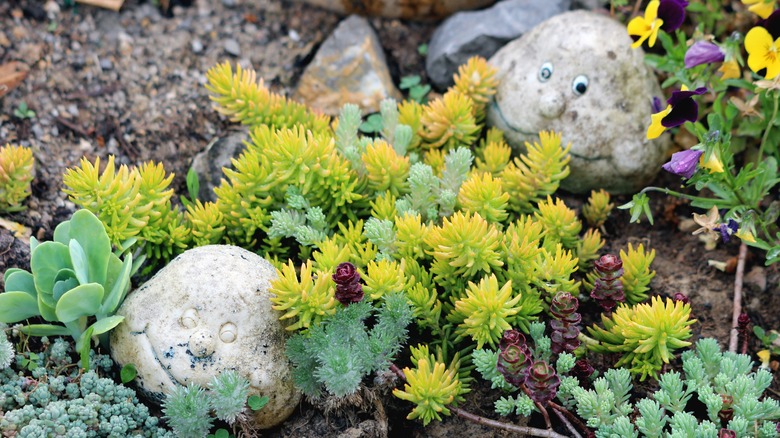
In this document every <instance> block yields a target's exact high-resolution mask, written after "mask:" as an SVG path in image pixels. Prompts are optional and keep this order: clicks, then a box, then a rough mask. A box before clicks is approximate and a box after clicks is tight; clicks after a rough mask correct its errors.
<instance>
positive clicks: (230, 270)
mask: <svg viewBox="0 0 780 438" xmlns="http://www.w3.org/2000/svg"><path fill="white" fill-rule="evenodd" d="M276 278H277V277H276V269H275V268H274V267H273V266H272V265H271V263H269V262H268V261H267V260H265V259H263V258H262V257H260V256H258V255H257V254H255V253H253V252H250V251H247V250H245V249H243V248H239V247H237V246H227V245H209V246H202V247H199V248H194V249H191V250H188V251H185V252H184V253H183V254H181V255H179V256H178V257H176V258H175V259H174V260H173V261H171V262H170V263H169V264H168V265H166V266H165V267H164V268H163V269H162V270H160V272H158V273H157V274H156V275H155V276H154V277H152V278H151V279H150V280H149V281H147V282H146V283H144V284H143V285H142V286H141V287H140V288H138V289H136V290H134V291H132V292H130V293H129V294H128V296H127V299H125V302H124V303H123V304H122V305H121V306H120V307H119V309H118V311H117V314H118V315H122V316H124V317H125V319H124V321H122V323H121V324H120V325H119V326H117V327H116V329H114V330H113V331H112V332H111V356H112V357H113V358H114V360H115V361H116V362H117V363H118V364H119V365H120V366H123V365H125V364H128V363H132V364H134V365H135V367H136V369H137V370H138V376H137V377H136V379H135V382H134V383H135V384H136V386H137V387H138V389H139V390H141V392H143V393H144V394H145V395H147V396H148V397H149V398H150V399H151V400H153V401H156V402H160V401H161V400H162V399H163V398H164V396H165V394H168V393H170V391H172V390H173V388H175V387H176V386H177V385H188V384H190V383H195V384H198V385H200V386H202V387H206V385H208V383H209V382H210V381H211V379H212V378H213V377H214V376H216V375H218V374H220V373H221V372H223V371H226V370H234V371H236V372H237V373H238V374H239V375H241V376H243V377H245V378H246V379H247V380H249V385H250V386H249V394H250V395H258V396H267V397H268V398H269V399H270V400H269V402H268V404H267V405H266V406H265V407H263V409H261V410H259V411H257V412H254V413H252V414H249V415H251V416H252V417H251V419H252V420H253V425H254V426H255V427H257V428H260V429H267V428H271V427H273V426H275V425H277V424H279V423H281V422H283V421H284V420H285V419H286V418H287V417H288V416H289V415H290V414H291V413H292V412H293V411H294V410H295V408H296V406H297V404H298V402H299V401H300V399H301V394H300V392H299V391H298V390H297V389H296V388H295V387H294V385H293V379H292V375H291V369H290V364H289V362H288V360H287V357H286V356H285V354H284V349H285V342H286V338H287V336H286V334H285V329H284V326H282V324H281V323H280V322H279V317H280V316H281V313H280V312H278V311H276V310H273V309H272V307H271V305H272V303H271V300H270V299H271V293H270V292H269V289H270V285H271V281H273V280H274V279H276Z"/></svg>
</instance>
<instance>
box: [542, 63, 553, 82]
mask: <svg viewBox="0 0 780 438" xmlns="http://www.w3.org/2000/svg"><path fill="white" fill-rule="evenodd" d="M552 74H553V65H552V63H551V62H545V63H544V64H542V68H540V69H539V82H547V80H548V79H550V78H551V77H552Z"/></svg>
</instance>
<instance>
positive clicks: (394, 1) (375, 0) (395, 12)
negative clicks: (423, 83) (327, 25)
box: [299, 0, 495, 20]
mask: <svg viewBox="0 0 780 438" xmlns="http://www.w3.org/2000/svg"><path fill="white" fill-rule="evenodd" d="M299 1H303V2H304V3H309V4H311V5H314V6H319V7H322V8H325V9H330V10H331V11H336V12H339V13H342V14H360V15H368V16H375V17H386V18H403V19H406V20H428V19H437V18H444V17H446V16H448V15H450V14H452V13H453V12H457V11H462V10H466V9H476V8H481V7H484V6H489V5H492V4H493V3H495V0H299Z"/></svg>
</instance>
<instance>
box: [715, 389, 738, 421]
mask: <svg viewBox="0 0 780 438" xmlns="http://www.w3.org/2000/svg"><path fill="white" fill-rule="evenodd" d="M720 398H721V400H723V407H722V408H721V409H720V412H718V418H720V419H721V420H722V421H723V422H724V423H728V422H729V421H731V419H732V418H734V409H732V408H731V405H732V404H733V403H734V397H732V396H730V395H726V394H721V395H720Z"/></svg>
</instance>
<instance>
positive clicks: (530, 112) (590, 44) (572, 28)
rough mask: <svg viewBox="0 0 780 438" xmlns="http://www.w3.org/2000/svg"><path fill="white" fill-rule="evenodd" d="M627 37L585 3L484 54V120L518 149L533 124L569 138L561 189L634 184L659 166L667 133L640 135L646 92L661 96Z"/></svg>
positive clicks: (645, 120)
mask: <svg viewBox="0 0 780 438" xmlns="http://www.w3.org/2000/svg"><path fill="white" fill-rule="evenodd" d="M631 42H632V41H631V38H630V37H629V36H628V34H627V33H626V28H625V26H623V25H621V24H620V23H618V22H617V21H615V20H613V19H611V18H609V17H607V16H604V15H601V14H597V13H594V12H590V11H572V12H567V13H564V14H561V15H557V16H555V17H553V18H550V19H549V20H547V21H544V22H543V23H541V24H539V25H538V26H537V27H535V28H533V29H532V30H531V31H529V32H528V33H526V34H524V35H523V36H522V37H520V38H519V39H517V40H514V41H512V42H511V43H509V44H507V45H506V46H504V47H503V48H501V50H499V51H498V52H497V53H496V54H495V55H494V56H493V57H492V58H491V59H490V63H491V64H493V65H495V66H496V67H497V68H498V78H499V80H500V85H499V87H498V90H497V93H496V96H495V99H494V101H493V103H492V104H491V105H490V106H489V108H488V116H487V120H488V124H489V125H491V126H496V127H498V128H500V129H502V130H503V131H504V133H505V134H506V138H507V141H508V142H509V143H510V144H511V145H512V146H513V147H515V148H518V149H519V150H521V151H522V150H524V142H526V141H531V142H532V141H538V139H537V135H538V132H539V131H542V130H553V131H556V132H560V133H562V136H563V144H564V145H565V144H566V143H569V142H571V144H572V146H571V163H570V168H571V174H570V176H569V177H568V178H567V179H565V180H564V181H563V183H562V187H563V188H564V189H566V190H569V191H572V192H575V193H587V192H589V191H590V190H592V189H598V188H604V189H606V190H608V191H609V192H611V193H613V194H618V193H633V192H636V191H638V190H640V189H641V188H642V187H644V186H645V185H647V184H648V183H650V182H651V181H652V180H653V178H654V177H655V176H656V174H657V173H658V171H659V170H660V169H661V164H662V163H663V162H664V161H665V160H666V158H667V154H668V152H669V149H670V147H671V141H670V138H669V135H668V134H665V135H663V136H662V137H661V138H659V139H657V140H652V141H651V140H648V139H647V137H646V131H647V127H648V126H649V125H650V115H651V113H652V107H651V102H652V98H653V96H658V97H660V98H662V100H665V99H664V98H663V94H662V93H661V89H660V87H659V85H658V81H657V79H656V78H655V76H654V75H653V74H652V72H651V71H650V69H649V68H648V67H646V66H645V65H644V62H643V58H644V53H643V52H642V50H641V49H632V48H631ZM543 70H544V72H543ZM548 73H549V77H547V76H548ZM583 84H584V87H583Z"/></svg>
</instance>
